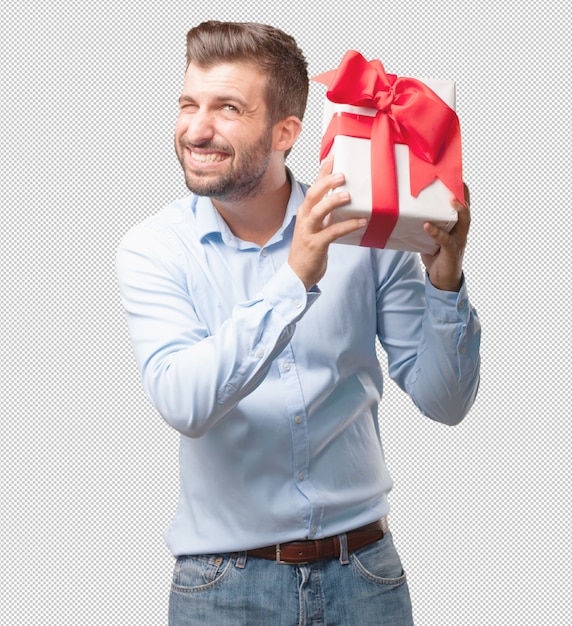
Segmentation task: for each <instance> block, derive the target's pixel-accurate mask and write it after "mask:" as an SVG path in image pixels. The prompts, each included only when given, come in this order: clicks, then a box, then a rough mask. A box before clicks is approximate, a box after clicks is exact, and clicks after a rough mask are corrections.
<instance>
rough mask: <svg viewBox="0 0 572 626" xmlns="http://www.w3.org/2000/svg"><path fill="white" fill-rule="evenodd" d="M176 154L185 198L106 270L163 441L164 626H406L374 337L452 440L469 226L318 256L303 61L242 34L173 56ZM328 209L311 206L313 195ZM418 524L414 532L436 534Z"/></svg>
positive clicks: (330, 181)
mask: <svg viewBox="0 0 572 626" xmlns="http://www.w3.org/2000/svg"><path fill="white" fill-rule="evenodd" d="M187 63H188V65H187V70H186V73H185V78H184V84H183V89H182V93H181V96H180V99H179V102H180V113H179V116H178V120H177V123H176V130H175V148H176V153H177V156H178V159H179V161H180V163H181V165H182V168H183V172H184V175H185V180H186V183H187V186H188V187H189V189H190V191H191V192H192V193H191V195H190V196H189V197H187V198H185V199H183V200H181V201H178V202H175V203H173V204H171V205H170V206H168V207H166V208H165V209H164V210H163V211H161V212H160V213H158V214H157V215H156V216H154V217H151V218H149V219H147V220H145V221H144V222H143V223H142V224H140V225H138V226H136V227H135V228H133V229H132V230H131V231H130V232H129V233H128V234H127V235H126V236H125V237H124V239H123V241H122V243H121V245H120V247H119V251H118V259H117V268H118V275H119V282H120V287H121V293H122V299H123V303H124V306H125V308H126V311H127V316H128V322H129V329H130V333H131V336H132V339H133V343H134V348H135V353H136V358H137V362H138V365H139V367H140V369H141V373H142V380H143V385H144V389H145V391H146V393H147V394H148V395H149V397H150V398H151V400H152V402H153V403H154V405H155V406H156V407H157V409H158V411H159V412H160V413H161V415H162V416H163V417H164V419H165V420H166V421H167V422H168V423H169V424H170V425H171V426H172V427H174V428H175V429H177V430H178V431H179V432H180V500H179V506H178V509H177V512H176V514H175V517H174V519H173V521H172V523H171V525H170V528H169V529H168V532H167V534H166V539H167V543H168V545H169V547H170V549H171V551H172V553H173V555H174V556H175V557H176V565H175V571H174V575H173V583H172V588H171V596H170V605H169V623H170V624H171V626H181V625H186V624H213V625H216V626H224V625H227V624H232V625H233V626H235V625H237V624H245V625H248V626H253V625H257V624H260V625H264V626H279V625H282V624H283V625H288V626H290V625H294V624H310V623H312V624H314V623H316V624H317V623H320V624H344V625H347V624H363V625H369V624H391V625H395V626H397V625H399V626H403V625H406V624H411V623H412V616H411V605H410V600H409V593H408V589H407V583H406V580H405V574H404V572H403V569H402V566H401V563H400V560H399V557H398V555H397V553H396V551H395V548H394V546H393V543H392V535H391V532H390V531H389V530H388V525H387V513H388V502H387V494H388V492H389V490H390V488H391V479H390V477H389V475H388V472H387V469H386V466H385V463H384V456H383V450H382V446H381V443H380V440H379V432H378V422H377V407H378V403H379V401H380V398H381V392H382V377H381V372H380V368H379V364H378V361H377V357H376V350H375V338H376V335H377V336H378V337H379V339H380V341H381V344H382V345H383V347H384V349H385V350H386V352H387V355H388V362H389V373H390V375H391V377H392V378H393V379H394V380H395V381H396V382H397V383H398V384H399V385H400V386H401V387H402V388H403V389H404V390H406V391H407V393H408V394H409V395H410V396H411V398H412V399H413V401H414V402H415V403H416V404H417V406H418V407H419V409H420V410H421V411H422V412H424V413H425V414H426V415H428V416H429V417H431V418H433V419H435V420H438V421H441V422H444V423H448V424H455V423H457V422H459V421H460V420H461V419H462V418H463V417H464V416H465V415H466V413H467V412H468V410H469V409H470V407H471V406H472V403H473V401H474V398H475V395H476V391H477V386H478V380H479V324H478V320H477V317H476V314H475V312H474V311H473V309H472V308H471V306H470V305H469V302H468V298H467V292H466V286H465V281H464V277H463V274H462V258H463V252H464V249H465V244H466V239H467V233H468V229H469V210H468V207H465V206H463V205H461V204H460V203H458V202H453V206H454V208H455V209H456V210H457V211H458V214H459V215H458V223H457V225H456V226H455V228H454V229H453V230H452V231H451V233H449V234H447V233H445V232H442V231H441V230H439V229H438V228H436V227H434V226H433V225H431V224H429V223H428V224H426V226H425V228H426V230H427V232H428V233H429V234H430V235H431V236H432V237H434V239H435V241H437V242H438V243H439V244H440V250H439V252H438V253H437V254H436V255H434V256H432V257H423V262H424V263H425V266H426V270H427V271H426V273H427V276H426V277H424V276H423V274H422V272H421V270H420V263H419V261H418V257H417V256H416V255H414V254H411V253H405V252H395V251H389V250H375V249H370V248H363V247H359V246H348V245H340V244H335V243H334V242H335V240H336V239H337V238H338V237H340V236H342V235H343V234H346V233H349V232H351V231H353V230H355V229H358V228H361V227H362V226H363V221H362V220H360V219H349V220H347V221H344V222H339V223H330V224H329V225H326V224H328V221H327V220H326V218H327V216H328V215H329V213H330V212H331V211H332V210H333V209H335V208H336V207H339V206H342V205H343V204H344V203H346V202H347V201H348V196H347V194H346V193H341V192H336V191H335V190H336V189H337V188H338V187H339V186H340V185H341V184H342V183H343V180H344V178H343V173H338V172H332V161H331V160H329V159H326V160H325V161H324V163H323V164H322V166H321V168H320V172H319V175H318V177H317V179H316V181H315V183H314V184H313V185H312V186H311V187H310V188H309V189H307V190H306V188H305V187H304V186H303V185H301V184H299V183H298V182H296V181H295V180H294V179H293V178H292V175H291V173H290V172H289V171H288V170H287V168H286V166H285V157H286V155H287V154H288V152H289V151H290V149H291V148H292V146H293V145H294V142H295V141H296V138H297V137H298V135H299V133H300V130H301V119H302V117H303V114H304V108H305V105H306V99H307V92H308V75H307V66H306V61H305V60H304V57H303V55H302V53H301V52H300V50H299V49H298V47H297V45H296V43H295V42H294V40H293V39H292V38H291V37H289V36H287V35H286V34H284V33H283V32H281V31H280V30H277V29H275V28H272V27H269V26H264V25H261V24H235V23H219V22H207V23H203V24H200V25H199V26H197V27H196V28H194V29H192V30H191V31H189V33H188V35H187ZM332 191H333V193H328V192H332ZM431 517H432V516H431V515H429V514H428V515H423V516H421V518H420V523H426V524H427V532H428V533H430V532H438V527H437V526H436V522H435V520H433V519H431Z"/></svg>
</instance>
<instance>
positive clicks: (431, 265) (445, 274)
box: [421, 185, 471, 291]
mask: <svg viewBox="0 0 572 626" xmlns="http://www.w3.org/2000/svg"><path fill="white" fill-rule="evenodd" d="M451 206H452V207H453V208H454V209H455V210H456V211H457V213H458V219H457V223H456V224H455V226H454V227H453V228H452V229H451V231H450V232H446V231H444V230H441V229H440V228H438V227H437V226H435V224H432V223H431V222H426V223H425V224H424V226H423V228H424V230H425V232H426V233H428V234H429V235H431V237H433V239H434V240H435V241H436V242H437V243H438V244H439V246H440V247H439V250H438V251H437V252H436V253H435V254H434V255H431V254H422V255H421V259H422V261H423V263H424V265H425V267H426V268H427V271H428V272H429V280H430V281H431V283H432V284H433V286H435V287H437V289H442V290H443V291H459V289H460V288H461V276H462V272H463V255H464V253H465V247H466V245H467V235H468V233H469V226H470V224H471V213H470V208H469V207H470V194H469V188H468V187H467V185H465V204H464V205H463V204H461V203H460V202H459V201H458V200H456V199H455V198H453V200H451Z"/></svg>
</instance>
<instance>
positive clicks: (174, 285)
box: [118, 251, 317, 437]
mask: <svg viewBox="0 0 572 626" xmlns="http://www.w3.org/2000/svg"><path fill="white" fill-rule="evenodd" d="M118 274H119V282H120V287H121V293H122V299H123V303H124V306H125V310H126V312H127V319H128V324H129V330H130V335H131V338H132V341H133V345H134V349H135V356H136V359H137V363H138V365H139V368H140V370H141V375H142V382H143V387H144V390H145V392H146V394H147V395H148V396H149V398H150V399H151V401H152V403H153V404H154V406H155V407H156V408H157V410H158V411H159V412H160V413H161V415H162V416H163V418H164V419H165V420H166V421H167V423H168V424H170V425H171V426H172V427H173V428H175V429H176V430H178V431H179V432H181V433H184V434H185V435H188V436H190V437H198V436H200V435H202V434H203V433H204V432H205V431H206V430H208V429H209V428H211V427H212V426H213V425H215V424H216V423H217V422H218V421H219V420H221V419H223V418H224V417H225V415H227V414H228V413H229V412H230V411H231V410H232V409H233V408H234V407H235V406H236V405H237V403H238V402H239V401H240V400H241V399H242V398H244V397H245V396H247V395H248V394H250V393H252V391H253V390H254V389H255V388H256V387H257V386H258V385H259V384H260V382H261V381H262V380H263V379H264V377H265V376H266V374H267V372H268V370H269V368H270V366H271V364H272V361H273V359H274V358H275V357H276V355H277V354H279V353H280V352H281V351H282V349H283V348H284V346H285V345H286V343H287V342H288V341H289V339H290V337H291V336H292V333H293V332H294V328H295V324H296V321H297V320H298V319H299V318H300V317H301V316H302V315H303V314H304V312H305V310H306V309H307V308H308V307H309V306H310V305H311V303H312V302H313V299H314V298H315V297H317V294H311V295H307V294H306V292H305V289H304V287H303V285H302V283H301V282H300V281H299V280H298V279H297V277H296V276H295V275H294V274H293V272H292V270H291V269H290V268H289V267H288V266H287V265H285V266H283V267H282V268H281V269H279V271H278V272H277V273H276V275H275V276H274V277H273V278H272V279H271V280H270V281H269V283H268V284H267V285H266V286H265V287H264V288H263V289H262V291H261V293H260V294H258V295H257V296H255V297H254V298H253V299H251V300H248V301H244V302H242V303H238V304H237V305H235V306H234V307H233V308H232V310H230V311H229V314H228V318H227V319H222V320H221V321H217V322H216V323H215V322H214V321H213V320H212V319H210V320H205V319H204V318H203V317H202V310H201V307H200V302H198V301H195V302H193V295H192V293H191V294H190V293H188V291H187V289H186V286H185V285H184V284H183V281H182V280H181V278H180V277H178V276H177V273H176V268H175V269H172V268H171V267H165V266H162V265H161V264H158V263H156V262H152V261H146V260H145V259H143V260H141V258H138V259H137V262H134V259H133V258H132V256H130V254H129V252H125V251H123V252H122V253H120V256H119V261H118ZM207 304H208V307H209V310H212V308H213V307H212V303H211V302H208V303H207Z"/></svg>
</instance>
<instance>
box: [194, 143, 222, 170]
mask: <svg viewBox="0 0 572 626" xmlns="http://www.w3.org/2000/svg"><path fill="white" fill-rule="evenodd" d="M186 153H187V156H188V163H189V165H190V166H191V167H193V168H197V169H205V168H207V169H208V168H215V167H216V166H217V165H219V164H220V163H223V162H225V161H227V160H228V159H229V158H230V154H229V153H228V152H224V151H222V150H213V149H212V148H210V149H209V148H194V147H190V146H187V147H186Z"/></svg>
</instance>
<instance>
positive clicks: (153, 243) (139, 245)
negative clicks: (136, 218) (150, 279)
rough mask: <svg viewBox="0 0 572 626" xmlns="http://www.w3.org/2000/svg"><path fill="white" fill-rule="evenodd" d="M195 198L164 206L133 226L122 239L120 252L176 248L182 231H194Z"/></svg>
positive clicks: (183, 199) (182, 199)
mask: <svg viewBox="0 0 572 626" xmlns="http://www.w3.org/2000/svg"><path fill="white" fill-rule="evenodd" d="M195 202H196V197H195V196H192V195H191V196H187V197H185V198H181V199H179V200H175V201H174V202H171V203H170V204H168V205H166V206H164V207H163V208H162V209H161V210H159V211H158V212H157V213H155V214H154V215H150V216H149V217H147V218H145V219H144V220H142V221H141V222H139V223H138V224H136V225H134V226H132V227H131V228H130V229H129V230H128V231H127V232H126V233H125V234H124V235H123V237H122V238H121V240H120V243H119V246H118V250H119V251H122V250H129V251H138V250H141V251H145V252H146V253H150V252H152V251H153V250H156V249H160V248H165V247H166V248H171V249H172V248H173V246H175V247H176V244H177V239H178V238H179V237H180V233H181V232H182V231H187V232H190V233H192V232H193V231H194V230H196V229H195V228H194V222H195V219H194V211H193V205H194V204H195Z"/></svg>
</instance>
